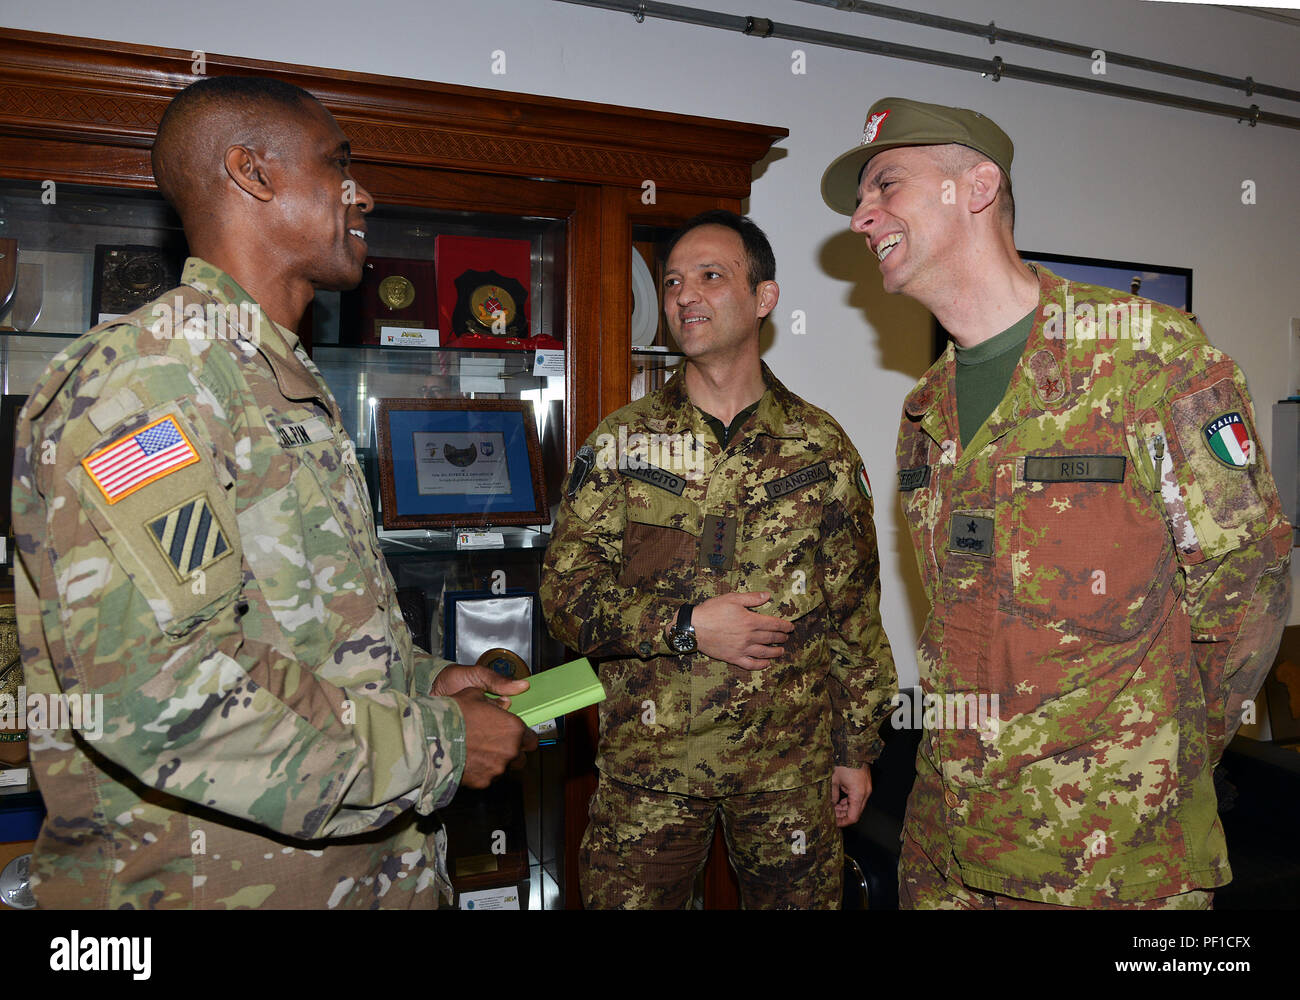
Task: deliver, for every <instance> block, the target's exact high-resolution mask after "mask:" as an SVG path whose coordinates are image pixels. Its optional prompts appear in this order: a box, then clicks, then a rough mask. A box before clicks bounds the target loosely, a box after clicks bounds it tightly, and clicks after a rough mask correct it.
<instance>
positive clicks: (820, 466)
mask: <svg viewBox="0 0 1300 1000" xmlns="http://www.w3.org/2000/svg"><path fill="white" fill-rule="evenodd" d="M830 477H831V467H830V466H829V465H827V464H826V463H825V462H818V463H817V464H816V465H810V466H808V468H806V469H800V470H799V471H798V472H792V473H790V475H788V476H782V477H781V478H780V479H777V480H775V481H774V482H770V483H764V484H763V489H765V490H766V491H767V498H768V499H769V500H779V499H780V498H781V497H784V496H789V495H790V494H791V493H794V492H795V491H796V490H801V489H803V488H804V487H805V486H811V485H812V484H813V483H820V482H821V481H822V480H823V479H829V478H830Z"/></svg>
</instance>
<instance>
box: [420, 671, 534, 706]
mask: <svg viewBox="0 0 1300 1000" xmlns="http://www.w3.org/2000/svg"><path fill="white" fill-rule="evenodd" d="M471 687H474V688H478V689H479V690H480V691H490V692H491V693H492V694H496V695H501V696H502V697H501V700H500V701H499V702H498V704H499V705H500V706H501V707H502V708H504V709H509V708H510V698H509V697H508V695H512V694H523V693H524V692H525V691H527V690H528V682H527V681H522V680H520V681H511V680H506V678H504V677H502V676H501V675H500V674H499V673H497V672H496V671H495V670H489V669H488V668H487V667H467V666H465V664H463V663H453V664H451V665H450V666H446V667H443V668H442V670H441V671H439V673H438V676H437V677H435V678H434V679H433V690H432V691H430V692H429V693H430V694H431V695H433V696H434V697H435V698H449V697H451V696H452V695H453V694H455V693H456V692H457V691H464V690H465V689H466V688H471Z"/></svg>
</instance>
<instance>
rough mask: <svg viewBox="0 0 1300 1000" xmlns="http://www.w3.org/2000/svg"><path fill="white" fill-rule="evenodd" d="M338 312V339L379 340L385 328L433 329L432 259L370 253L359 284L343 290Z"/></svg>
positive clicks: (435, 308)
mask: <svg viewBox="0 0 1300 1000" xmlns="http://www.w3.org/2000/svg"><path fill="white" fill-rule="evenodd" d="M339 312H340V317H341V319H342V339H343V341H344V342H345V343H350V344H379V343H383V332H384V330H385V328H388V329H390V330H392V329H400V330H437V329H438V286H437V282H436V281H435V280H434V266H433V261H431V260H406V259H404V258H400V257H371V258H370V259H369V260H367V261H366V266H365V270H364V272H363V274H362V277H361V284H360V285H359V286H358V287H357V288H355V289H354V290H352V291H350V292H344V293H343V296H342V301H341V304H340V307H339Z"/></svg>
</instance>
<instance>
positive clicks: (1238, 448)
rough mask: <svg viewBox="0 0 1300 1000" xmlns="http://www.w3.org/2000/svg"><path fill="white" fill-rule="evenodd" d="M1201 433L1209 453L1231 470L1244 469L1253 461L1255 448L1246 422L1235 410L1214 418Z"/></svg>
mask: <svg viewBox="0 0 1300 1000" xmlns="http://www.w3.org/2000/svg"><path fill="white" fill-rule="evenodd" d="M1201 432H1202V433H1203V434H1204V435H1205V441H1206V443H1207V444H1208V445H1209V446H1210V453H1211V454H1212V455H1213V456H1214V457H1215V458H1217V459H1218V460H1219V461H1220V462H1222V463H1223V464H1224V465H1226V466H1228V467H1229V468H1232V469H1244V468H1245V467H1246V466H1248V465H1250V464H1251V462H1252V460H1253V459H1254V451H1255V446H1254V443H1253V442H1252V441H1251V440H1250V434H1249V433H1248V432H1247V430H1246V421H1245V419H1244V418H1243V417H1242V415H1241V414H1240V413H1239V412H1237V411H1236V410H1234V411H1232V412H1231V413H1224V414H1221V415H1220V416H1217V417H1215V418H1214V419H1213V420H1211V421H1210V422H1209V423H1207V424H1206V425H1205V426H1204V427H1202V428H1201Z"/></svg>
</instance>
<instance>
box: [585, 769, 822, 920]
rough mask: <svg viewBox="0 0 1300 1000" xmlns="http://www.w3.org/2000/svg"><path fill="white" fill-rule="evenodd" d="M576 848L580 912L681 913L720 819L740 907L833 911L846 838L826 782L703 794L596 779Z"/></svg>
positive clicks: (687, 902)
mask: <svg viewBox="0 0 1300 1000" xmlns="http://www.w3.org/2000/svg"><path fill="white" fill-rule="evenodd" d="M587 813H588V816H589V817H590V822H589V823H588V825H587V832H586V833H585V834H584V835H583V838H582V848H581V850H580V852H579V880H580V884H581V887H582V900H583V903H584V904H585V905H586V907H587V908H588V909H639V910H682V909H689V908H690V906H691V903H692V893H693V889H694V886H695V881H696V877H697V876H698V875H699V873H700V872H701V871H703V869H704V863H705V862H706V861H707V860H708V855H709V845H710V844H712V842H713V829H714V824H715V823H716V822H717V817H718V816H719V814H720V815H721V816H722V831H723V835H724V836H725V837H726V841H727V853H728V855H729V856H730V858H731V866H732V868H733V869H735V872H736V876H737V878H738V879H739V881H740V901H741V906H742V907H744V908H745V909H750V910H758V909H827V910H837V909H839V907H840V895H841V891H842V889H841V886H842V882H843V878H844V838H843V837H842V836H841V834H840V831H839V828H838V827H836V825H835V812H834V806H833V804H832V802H831V787H830V781H829V779H828V780H826V781H822V782H819V783H817V784H813V785H805V786H804V787H802V788H791V789H787V790H784V791H778V792H756V793H752V794H746V795H729V796H725V797H723V798H716V799H705V798H696V797H694V796H690V795H677V794H674V793H672V792H661V791H658V790H656V789H653V788H638V787H636V786H635V785H625V784H623V783H622V782H619V781H612V780H611V779H609V778H608V777H606V776H605V775H603V774H602V775H601V776H600V785H599V787H598V788H597V789H596V794H595V795H593V796H592V797H591V803H590V805H589V806H588V810H587Z"/></svg>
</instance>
